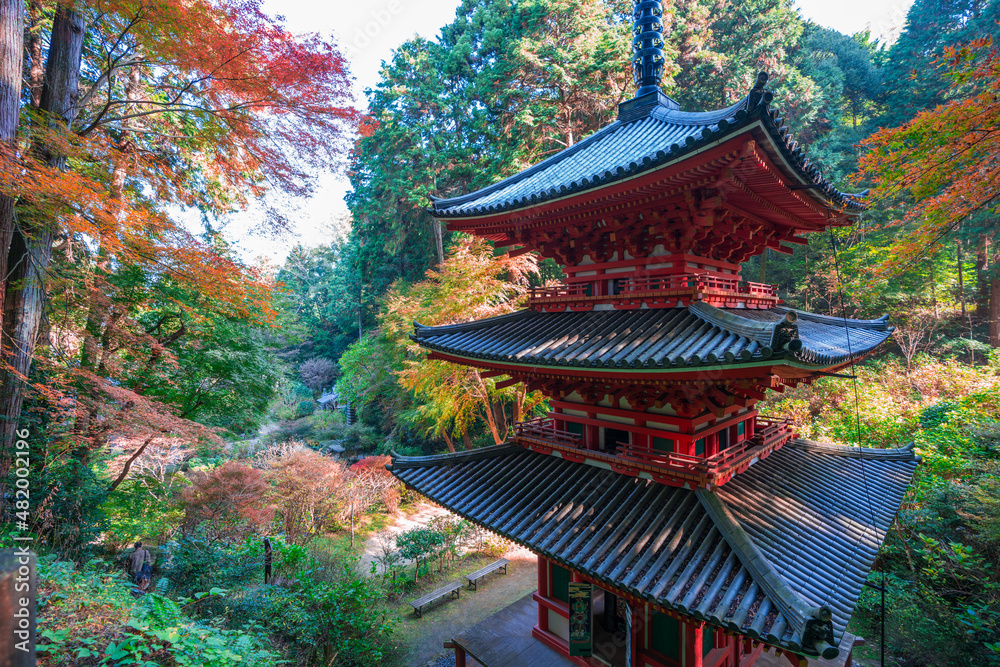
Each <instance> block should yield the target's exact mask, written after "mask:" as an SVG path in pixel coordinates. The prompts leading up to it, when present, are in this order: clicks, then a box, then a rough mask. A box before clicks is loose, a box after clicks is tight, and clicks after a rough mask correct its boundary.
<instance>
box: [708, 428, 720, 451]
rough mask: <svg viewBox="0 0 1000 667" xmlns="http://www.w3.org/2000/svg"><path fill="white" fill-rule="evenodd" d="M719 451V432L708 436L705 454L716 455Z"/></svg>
mask: <svg viewBox="0 0 1000 667" xmlns="http://www.w3.org/2000/svg"><path fill="white" fill-rule="evenodd" d="M718 453H719V432H718V431H716V432H715V433H713V434H712V435H709V436H706V440H705V456H715V455H716V454H718Z"/></svg>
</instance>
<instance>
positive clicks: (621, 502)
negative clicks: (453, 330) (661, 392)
mask: <svg viewBox="0 0 1000 667" xmlns="http://www.w3.org/2000/svg"><path fill="white" fill-rule="evenodd" d="M860 451H861V450H857V449H850V450H844V449H840V448H836V447H833V448H831V447H826V446H823V445H816V444H812V443H804V442H801V441H792V442H791V443H789V444H788V445H786V446H785V447H784V448H783V449H782V450H780V451H778V452H775V453H773V454H772V455H771V456H770V457H769V458H768V459H767V460H766V461H764V462H761V463H758V464H757V465H755V466H752V467H751V468H750V469H749V470H748V471H746V472H744V473H742V474H741V475H740V476H739V477H738V478H736V479H735V480H734V481H732V482H730V483H729V485H727V486H726V487H724V490H723V491H720V492H714V491H690V490H687V489H682V488H676V487H671V486H666V485H661V484H657V483H654V482H652V481H648V480H645V479H642V478H637V477H630V476H626V475H621V474H618V473H615V472H613V471H611V470H606V469H603V468H598V467H595V466H590V465H587V464H583V463H573V462H570V461H567V460H565V459H562V458H559V457H556V456H548V455H543V454H537V453H535V452H531V451H529V450H526V449H522V448H520V447H514V446H499V447H489V448H486V449H481V450H475V451H472V452H465V453H460V454H452V455H445V456H432V457H419V458H405V457H394V458H393V462H392V464H391V466H390V467H389V468H390V470H391V471H392V472H393V474H395V475H396V476H397V477H398V478H399V479H400V480H402V481H403V482H405V483H406V484H408V485H410V486H412V487H413V488H415V489H416V490H417V491H419V492H420V493H423V494H424V495H426V496H428V497H429V498H431V499H432V500H433V501H434V502H437V503H440V504H442V505H444V506H445V507H447V508H448V509H450V510H452V511H453V512H455V513H456V514H459V515H460V516H463V517H465V518H467V519H469V520H471V521H474V522H476V523H478V524H480V525H482V526H484V527H486V528H488V529H490V530H493V531H495V532H497V533H499V534H501V535H503V536H505V537H507V538H509V539H512V540H514V541H515V542H517V543H519V544H522V545H524V546H526V547H528V548H529V549H531V550H532V551H534V552H536V553H539V554H541V555H543V556H545V557H546V558H550V559H553V560H555V561H558V562H561V563H564V564H566V565H568V566H570V567H572V568H574V569H576V570H578V571H581V572H584V573H586V574H587V575H588V576H591V577H593V578H595V579H597V580H599V581H602V582H605V583H606V584H608V585H609V586H612V587H614V588H617V589H619V590H624V591H628V592H630V593H632V594H634V595H636V596H638V597H641V598H643V599H646V600H649V601H651V602H654V603H656V604H659V605H661V606H663V607H667V608H670V609H676V610H678V611H680V612H681V613H684V614H688V615H691V616H694V617H695V618H698V619H703V620H707V621H709V622H711V623H713V624H715V625H717V626H720V627H723V628H730V629H733V630H736V631H738V632H740V633H742V634H744V635H748V636H751V637H755V638H758V639H761V640H763V641H766V642H768V643H770V644H772V645H778V646H782V647H785V648H788V649H790V650H792V651H795V652H798V653H803V654H815V652H816V651H815V650H813V649H812V648H811V647H806V648H803V646H802V639H803V632H805V630H806V625H807V623H810V624H811V623H812V621H811V620H810V619H811V618H812V615H813V613H814V609H815V608H817V607H821V606H826V605H828V606H829V607H830V608H832V610H833V616H832V620H831V624H832V632H833V641H831V642H829V643H830V644H832V645H833V646H837V645H839V643H840V638H841V637H842V635H843V633H844V629H845V626H846V624H847V621H848V619H849V618H850V615H851V611H852V610H853V608H854V606H855V604H856V603H857V599H858V595H859V593H860V590H861V588H860V587H861V583H860V582H861V581H862V580H863V577H864V574H865V573H866V572H867V570H868V569H869V568H870V567H871V564H872V562H873V561H874V557H875V553H876V551H877V547H878V544H879V542H880V541H881V539H882V538H883V537H884V535H885V531H886V530H887V528H888V526H889V524H890V522H891V520H892V517H893V515H894V514H895V512H896V511H897V509H898V507H899V504H900V502H901V501H902V497H903V494H904V492H905V490H906V486H907V484H908V483H909V479H910V477H911V476H912V474H913V470H914V469H915V467H916V463H917V460H916V457H914V455H913V452H912V450H909V449H904V450H892V451H891V452H889V453H875V452H874V451H872V450H864V451H865V460H864V461H863V462H862V460H861V459H860V458H858V456H857V454H858V453H859V452H860ZM862 466H864V468H863V470H864V474H862ZM865 479H867V480H868V483H869V485H870V488H871V490H872V494H871V495H872V499H871V502H872V505H873V507H874V512H875V522H874V523H872V522H871V519H870V513H869V505H868V503H867V499H866V497H865V492H864V488H865V486H864V482H863V480H865ZM737 482H738V484H739V486H733V485H734V484H736V483H737ZM826 652H827V655H826V657H833V656H834V655H835V654H836V651H835V649H832V648H830V647H827V648H826Z"/></svg>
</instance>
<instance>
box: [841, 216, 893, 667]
mask: <svg viewBox="0 0 1000 667" xmlns="http://www.w3.org/2000/svg"><path fill="white" fill-rule="evenodd" d="M830 242H831V245H832V246H833V266H834V269H835V270H836V273H837V292H838V295H839V297H840V312H841V316H842V317H843V320H844V334H845V336H846V339H847V355H848V358H849V359H850V360H851V375H852V376H853V380H852V385H853V387H854V428H855V438H856V439H857V442H858V455H859V457H858V458H859V460H860V462H861V466H860V467H861V481H862V484H863V485H864V489H865V498H866V500H867V501H868V512H869V514H870V515H871V520H872V530H874V531H875V540H876V544H877V542H878V524H877V522H876V519H875V508H874V506H873V505H872V497H871V491H870V489H869V485H868V474H867V472H866V470H865V449H864V447H863V444H864V443H863V442H862V437H861V408H860V404H861V399H860V395H859V392H858V375H857V372H855V369H854V351H853V350H852V349H851V330H850V327H849V326H848V323H847V308H846V304H845V301H844V282H843V280H842V279H841V273H840V256H839V251H838V250H837V237H836V236H835V235H834V233H833V230H832V229H831V230H830ZM864 532H867V531H863V532H862V533H861V535H859V536H858V540H857V542H856V543H855V549H856V548H857V546H858V545H859V544H860V543H861V539H862V537H863V536H864ZM888 533H889V527H888V526H887V527H886V535H888ZM852 551H853V550H852ZM879 551H881V547H879ZM877 556H878V552H876V557H877ZM846 569H847V561H845V562H844V569H843V570H841V573H840V576H839V577H838V579H842V578H843V576H844V571H846ZM881 575H882V577H881V579H882V586H881V587H880V590H881V593H882V601H881V614H880V616H881V630H882V632H881V634H882V636H881V646H880V649H879V653H880V664H881V667H885V584H886V580H885V570H884V568H883V570H882V572H881Z"/></svg>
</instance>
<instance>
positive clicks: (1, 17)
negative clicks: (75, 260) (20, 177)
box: [0, 0, 24, 327]
mask: <svg viewBox="0 0 1000 667" xmlns="http://www.w3.org/2000/svg"><path fill="white" fill-rule="evenodd" d="M0 44H3V45H4V48H3V50H2V51H0V150H3V151H7V150H10V151H13V149H14V146H15V141H14V139H15V137H16V136H17V121H18V115H19V113H20V110H21V67H22V64H23V63H22V60H21V59H22V57H23V51H24V0H0ZM13 235H14V200H13V199H11V198H10V197H2V196H0V327H2V325H3V308H2V305H3V296H4V284H5V281H4V279H3V278H4V276H6V275H7V253H8V252H9V251H10V242H11V239H12V237H13Z"/></svg>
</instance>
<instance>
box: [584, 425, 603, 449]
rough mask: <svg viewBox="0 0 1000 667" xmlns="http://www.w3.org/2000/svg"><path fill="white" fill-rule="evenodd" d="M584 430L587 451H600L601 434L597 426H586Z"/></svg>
mask: <svg viewBox="0 0 1000 667" xmlns="http://www.w3.org/2000/svg"><path fill="white" fill-rule="evenodd" d="M584 428H585V429H586V442H587V449H591V450H598V449H600V448H601V432H600V430H599V427H597V426H591V425H590V424H587V425H586V426H585V427H584Z"/></svg>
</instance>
